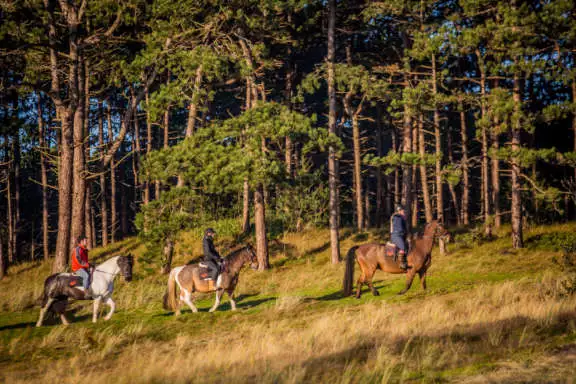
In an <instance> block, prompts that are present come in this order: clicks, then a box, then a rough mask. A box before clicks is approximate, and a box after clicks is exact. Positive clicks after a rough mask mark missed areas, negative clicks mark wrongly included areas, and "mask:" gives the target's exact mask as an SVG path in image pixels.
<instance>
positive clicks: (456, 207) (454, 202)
mask: <svg viewBox="0 0 576 384" xmlns="http://www.w3.org/2000/svg"><path fill="white" fill-rule="evenodd" d="M446 133H447V137H448V143H447V146H448V162H449V163H450V164H454V154H453V151H452V132H451V131H450V130H448V132H446ZM448 190H449V191H450V197H451V198H452V206H453V207H454V213H455V216H456V223H457V224H458V225H460V224H461V220H460V219H461V217H460V203H459V202H458V196H457V195H456V188H454V185H452V184H451V183H448Z"/></svg>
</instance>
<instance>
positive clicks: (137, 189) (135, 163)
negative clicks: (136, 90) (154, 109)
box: [132, 100, 142, 204]
mask: <svg viewBox="0 0 576 384" xmlns="http://www.w3.org/2000/svg"><path fill="white" fill-rule="evenodd" d="M135 101H136V100H134V102H135ZM137 108H138V106H137V105H135V106H134V136H133V138H132V139H133V142H134V143H133V146H132V150H133V151H134V154H133V155H132V173H133V174H134V202H136V203H138V204H139V203H140V202H141V201H142V196H141V190H142V189H141V185H140V182H141V180H140V176H139V174H138V167H139V165H140V154H141V152H142V148H141V146H140V125H139V121H138V113H137Z"/></svg>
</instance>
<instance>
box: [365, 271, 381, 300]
mask: <svg viewBox="0 0 576 384" xmlns="http://www.w3.org/2000/svg"><path fill="white" fill-rule="evenodd" d="M374 272H376V271H372V273H370V272H368V273H366V277H365V279H364V281H365V282H366V284H367V285H368V288H370V291H371V292H372V295H374V296H380V293H379V292H378V291H377V290H376V288H374V285H372V278H373V277H374Z"/></svg>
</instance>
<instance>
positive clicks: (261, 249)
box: [254, 184, 270, 271]
mask: <svg viewBox="0 0 576 384" xmlns="http://www.w3.org/2000/svg"><path fill="white" fill-rule="evenodd" d="M254 225H255V230H256V255H257V257H258V270H259V271H263V270H265V269H268V268H270V265H269V263H268V239H267V235H266V212H265V206H264V187H263V186H262V184H260V185H258V187H257V188H256V190H255V191H254Z"/></svg>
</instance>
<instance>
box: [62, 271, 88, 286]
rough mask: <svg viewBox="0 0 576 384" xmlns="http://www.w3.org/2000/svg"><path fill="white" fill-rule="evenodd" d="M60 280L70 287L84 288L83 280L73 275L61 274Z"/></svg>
mask: <svg viewBox="0 0 576 384" xmlns="http://www.w3.org/2000/svg"><path fill="white" fill-rule="evenodd" d="M58 278H59V279H62V280H64V281H65V282H66V284H67V285H68V286H69V287H72V288H78V287H82V278H81V277H80V276H77V275H75V274H73V273H60V274H59V275H58Z"/></svg>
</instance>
